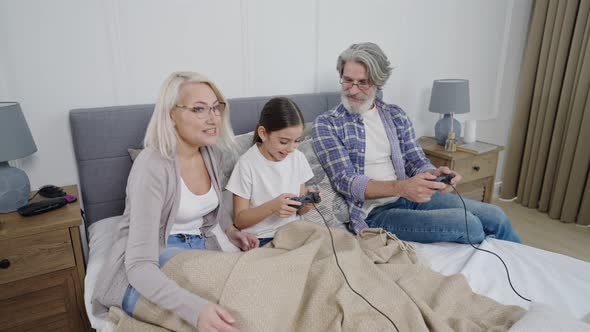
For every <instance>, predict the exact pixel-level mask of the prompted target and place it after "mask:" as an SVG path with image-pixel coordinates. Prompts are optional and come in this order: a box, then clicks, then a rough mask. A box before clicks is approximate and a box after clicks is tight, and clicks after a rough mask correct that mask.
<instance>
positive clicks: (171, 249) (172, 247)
mask: <svg viewBox="0 0 590 332" xmlns="http://www.w3.org/2000/svg"><path fill="white" fill-rule="evenodd" d="M189 249H201V250H204V249H205V239H204V238H203V237H202V236H201V235H191V234H172V235H170V236H168V243H167V246H166V249H164V250H162V252H161V253H160V257H159V263H160V267H162V266H164V264H166V262H168V261H169V260H170V259H171V258H172V257H174V256H175V255H176V254H178V253H180V252H182V251H185V250H189ZM140 296H141V294H139V292H138V291H136V290H135V288H133V287H131V285H129V287H127V291H125V295H124V296H123V303H122V304H121V308H122V309H123V310H124V311H125V312H126V313H127V314H128V315H129V316H133V309H134V308H135V304H136V303H137V300H139V297H140Z"/></svg>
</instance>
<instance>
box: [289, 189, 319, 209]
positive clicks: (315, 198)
mask: <svg viewBox="0 0 590 332" xmlns="http://www.w3.org/2000/svg"><path fill="white" fill-rule="evenodd" d="M289 199H290V200H292V201H297V202H301V205H294V204H289V206H291V207H294V208H296V209H297V210H299V209H301V208H302V207H303V205H304V204H305V203H319V202H321V201H322V199H321V197H320V194H319V193H317V192H313V191H311V192H308V193H307V194H305V195H303V196H300V197H293V198H289Z"/></svg>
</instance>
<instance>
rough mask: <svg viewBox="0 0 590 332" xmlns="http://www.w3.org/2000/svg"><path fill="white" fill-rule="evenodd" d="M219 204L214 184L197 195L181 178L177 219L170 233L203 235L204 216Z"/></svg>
mask: <svg viewBox="0 0 590 332" xmlns="http://www.w3.org/2000/svg"><path fill="white" fill-rule="evenodd" d="M218 205H219V199H218V198H217V193H216V192H215V190H213V186H211V188H210V189H209V191H208V192H207V193H206V194H204V195H195V194H193V193H192V192H191V191H190V189H188V187H187V186H186V184H185V183H184V180H182V178H180V203H179V204H178V212H177V214H176V221H175V222H174V225H172V230H171V231H170V234H193V235H201V230H200V228H201V226H203V216H205V215H207V214H208V213H209V212H211V211H213V210H215V208H217V206H218Z"/></svg>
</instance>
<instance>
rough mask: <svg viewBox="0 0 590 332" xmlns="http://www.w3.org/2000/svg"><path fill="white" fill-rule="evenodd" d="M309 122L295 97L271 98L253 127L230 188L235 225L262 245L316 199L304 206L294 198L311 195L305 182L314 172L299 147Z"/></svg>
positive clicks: (309, 206)
mask: <svg viewBox="0 0 590 332" xmlns="http://www.w3.org/2000/svg"><path fill="white" fill-rule="evenodd" d="M303 127H304V121H303V115H302V114H301V111H300V110H299V107H298V106H297V105H296V104H295V103H294V102H293V101H291V100H290V99H288V98H284V97H279V98H273V99H271V100H269V101H268V102H267V103H266V104H265V105H264V108H263V109H262V112H261V113H260V120H259V121H258V124H257V125H256V129H255V130H254V145H252V147H251V148H250V149H248V151H246V153H244V154H243V155H242V156H241V157H240V159H239V160H238V162H237V163H236V166H235V168H234V170H233V172H232V175H231V177H230V179H229V182H228V184H227V187H226V189H227V190H229V191H231V192H232V193H233V194H234V225H235V226H236V227H237V228H238V229H241V230H243V231H246V232H248V233H252V234H254V235H255V236H256V237H258V239H259V240H260V246H261V247H262V246H263V245H265V244H266V243H268V242H269V241H271V240H272V239H273V237H274V234H275V232H276V231H277V230H278V229H279V227H281V226H284V225H286V224H288V223H290V222H292V221H296V220H299V219H300V217H299V216H298V214H299V215H302V214H305V213H306V212H307V211H309V209H310V208H312V206H313V205H312V204H305V206H304V207H302V208H300V209H299V210H298V209H296V208H294V207H292V206H290V205H298V206H299V205H301V203H300V202H297V201H293V200H291V199H289V198H293V197H298V196H301V195H303V194H306V193H307V192H308V191H309V189H308V188H306V187H305V185H304V184H305V182H306V181H307V180H309V179H311V178H312V177H313V172H312V171H311V167H310V166H309V163H308V162H307V159H305V156H304V155H303V153H302V152H301V151H299V150H297V146H298V145H299V143H300V142H301V139H302V137H301V135H302V134H303V129H304V128H303Z"/></svg>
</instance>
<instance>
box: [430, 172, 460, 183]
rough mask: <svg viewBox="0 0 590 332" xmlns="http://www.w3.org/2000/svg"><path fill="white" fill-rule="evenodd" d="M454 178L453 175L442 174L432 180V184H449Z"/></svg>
mask: <svg viewBox="0 0 590 332" xmlns="http://www.w3.org/2000/svg"><path fill="white" fill-rule="evenodd" d="M454 177H455V174H442V175H439V176H437V177H436V179H434V180H432V181H434V182H442V183H445V184H451V180H452V179H453V178H454Z"/></svg>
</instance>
